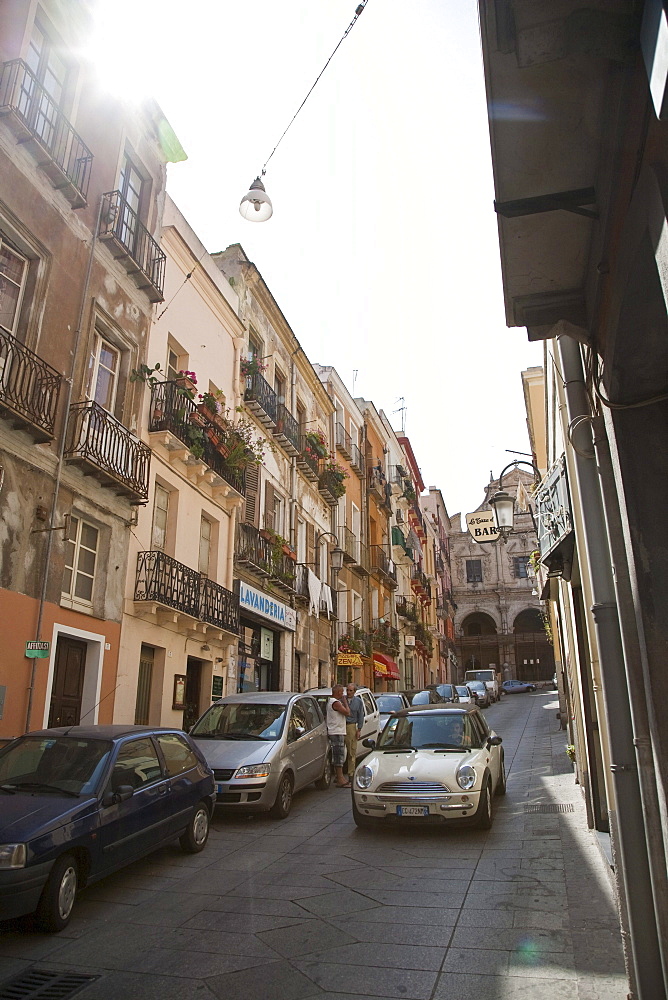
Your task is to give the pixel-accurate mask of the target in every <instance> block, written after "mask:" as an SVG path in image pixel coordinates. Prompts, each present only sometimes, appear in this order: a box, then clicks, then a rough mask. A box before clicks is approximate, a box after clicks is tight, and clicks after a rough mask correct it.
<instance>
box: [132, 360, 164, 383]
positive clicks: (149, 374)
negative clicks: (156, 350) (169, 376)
mask: <svg viewBox="0 0 668 1000" xmlns="http://www.w3.org/2000/svg"><path fill="white" fill-rule="evenodd" d="M155 372H158V373H159V374H160V375H161V376H162V378H158V376H157V375H156V374H155ZM130 381H131V382H145V383H147V384H148V385H150V386H154V385H157V384H158V382H162V381H164V372H163V370H162V368H161V367H160V365H159V364H157V365H153V367H152V368H151V367H150V366H149V365H140V366H139V368H133V369H132V374H131V375H130Z"/></svg>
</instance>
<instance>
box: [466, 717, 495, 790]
mask: <svg viewBox="0 0 668 1000" xmlns="http://www.w3.org/2000/svg"><path fill="white" fill-rule="evenodd" d="M469 718H470V719H471V723H472V724H473V725H474V726H475V729H476V732H477V733H479V734H480V741H481V744H482V746H483V747H484V748H485V750H486V757H487V758H488V764H487V766H488V767H489V770H490V773H491V775H492V791H493V790H494V789H495V788H496V786H497V784H498V781H499V778H500V776H501V747H490V746H488V744H487V741H488V740H489V738H490V736H492V735H493V734H492V731H491V730H490V728H489V726H488V725H487V720H486V719H485V716H484V715H483V714H482V712H471V714H470V716H469Z"/></svg>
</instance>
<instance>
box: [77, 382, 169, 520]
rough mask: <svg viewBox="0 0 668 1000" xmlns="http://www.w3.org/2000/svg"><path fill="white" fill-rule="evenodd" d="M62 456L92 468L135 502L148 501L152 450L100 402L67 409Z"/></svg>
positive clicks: (88, 402) (86, 403)
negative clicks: (115, 484) (129, 494)
mask: <svg viewBox="0 0 668 1000" xmlns="http://www.w3.org/2000/svg"><path fill="white" fill-rule="evenodd" d="M64 455H65V458H67V459H69V460H70V461H79V462H84V463H86V464H88V465H89V466H93V467H94V468H95V469H96V470H97V471H98V472H99V473H100V474H101V475H102V477H103V478H109V479H111V480H113V481H114V482H116V483H117V484H118V485H120V486H123V487H125V489H126V490H127V491H129V492H130V493H131V494H133V495H134V496H136V498H137V499H138V500H140V501H143V502H146V501H147V500H148V472H149V466H150V463H151V449H150V448H149V447H148V445H146V444H144V442H143V441H140V440H139V438H138V437H137V436H136V435H135V434H133V433H132V431H130V430H128V428H127V427H125V426H124V425H123V424H122V423H121V422H120V420H117V419H116V417H114V416H113V415H112V414H111V413H109V412H108V411H107V410H105V409H104V407H103V406H100V404H99V403H95V402H93V401H92V400H88V401H85V402H82V403H74V404H73V405H72V406H70V412H69V419H68V424H67V437H66V440H65V451H64Z"/></svg>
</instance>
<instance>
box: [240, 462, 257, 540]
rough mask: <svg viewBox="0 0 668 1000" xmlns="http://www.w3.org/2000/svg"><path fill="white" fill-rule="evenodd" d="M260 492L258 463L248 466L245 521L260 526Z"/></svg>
mask: <svg viewBox="0 0 668 1000" xmlns="http://www.w3.org/2000/svg"><path fill="white" fill-rule="evenodd" d="M259 493H260V467H259V466H258V465H252V464H251V465H247V466H246V504H245V508H244V518H243V519H244V521H245V523H246V524H254V525H255V527H256V528H257V527H258V497H259Z"/></svg>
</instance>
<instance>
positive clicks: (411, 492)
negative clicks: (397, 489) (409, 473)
mask: <svg viewBox="0 0 668 1000" xmlns="http://www.w3.org/2000/svg"><path fill="white" fill-rule="evenodd" d="M401 495H402V497H403V498H404V500H408V502H409V503H414V502H415V500H416V496H415V489H414V488H413V484H412V482H411V481H410V479H404V492H403V493H402V494H401Z"/></svg>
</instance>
